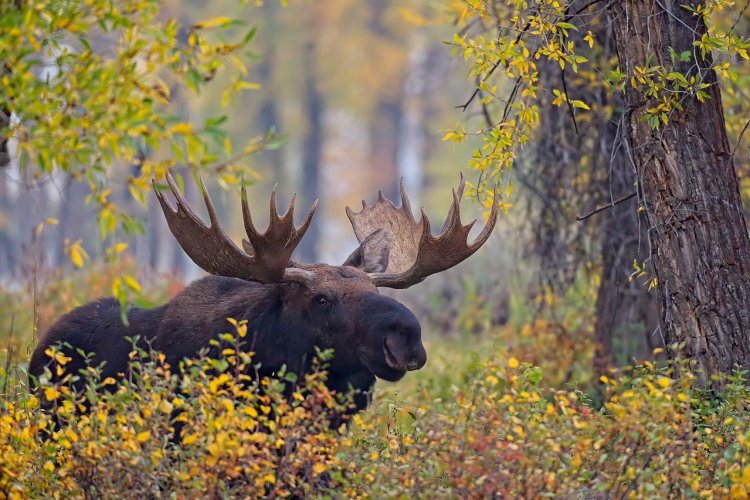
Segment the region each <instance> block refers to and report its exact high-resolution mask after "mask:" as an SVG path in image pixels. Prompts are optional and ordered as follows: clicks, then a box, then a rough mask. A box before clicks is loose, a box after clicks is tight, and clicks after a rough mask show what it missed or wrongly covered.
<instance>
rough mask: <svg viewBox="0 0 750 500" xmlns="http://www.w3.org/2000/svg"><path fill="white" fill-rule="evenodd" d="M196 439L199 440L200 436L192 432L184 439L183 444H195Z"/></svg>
mask: <svg viewBox="0 0 750 500" xmlns="http://www.w3.org/2000/svg"><path fill="white" fill-rule="evenodd" d="M196 441H198V436H197V435H196V434H190V435H189V436H185V437H184V438H183V439H182V444H193V443H195V442H196Z"/></svg>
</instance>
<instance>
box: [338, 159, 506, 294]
mask: <svg viewBox="0 0 750 500" xmlns="http://www.w3.org/2000/svg"><path fill="white" fill-rule="evenodd" d="M463 192H464V176H463V174H461V182H460V183H459V185H458V190H456V189H454V190H453V203H452V204H451V207H450V209H449V210H448V217H447V219H446V220H445V224H443V229H442V231H441V232H440V235H438V236H433V235H432V232H431V229H430V221H429V220H428V219H427V216H426V215H425V213H424V209H421V218H420V220H419V221H417V220H415V219H414V216H413V215H412V212H411V204H410V203H409V197H408V196H407V195H406V191H405V189H404V181H403V179H402V180H401V206H400V207H396V205H394V204H393V202H392V201H390V200H388V199H387V198H385V197H384V196H383V193H382V192H378V201H377V202H375V205H373V206H372V207H368V206H367V204H366V203H365V202H364V201H362V211H361V212H358V213H355V212H354V211H352V210H351V209H350V208H349V207H346V215H347V216H348V217H349V220H350V221H351V223H352V228H353V229H354V234H355V235H356V236H357V240H359V242H360V243H362V241H364V239H365V238H366V237H367V236H368V235H370V234H372V233H373V232H374V231H377V230H379V229H382V230H384V231H386V233H387V238H388V240H389V250H390V253H389V257H388V268H387V269H386V270H385V272H383V273H371V274H369V276H370V279H371V280H372V282H373V283H374V284H375V285H376V286H381V287H388V288H408V287H410V286H412V285H414V284H416V283H419V282H421V281H422V280H424V279H425V278H426V277H427V276H429V275H431V274H435V273H439V272H441V271H445V270H446V269H449V268H451V267H453V266H455V265H456V264H458V263H460V262H462V261H463V260H465V259H467V258H468V257H469V256H471V255H472V254H473V253H474V252H476V251H477V250H479V248H480V247H481V246H482V245H484V243H485V242H486V241H487V239H488V238H489V237H490V234H491V233H492V230H493V229H494V227H495V222H497V206H498V203H497V202H498V199H497V192H498V189H497V186H495V194H494V198H493V201H492V210H491V211H490V217H489V220H488V221H487V224H486V225H485V226H484V228H483V229H482V232H481V233H480V234H479V236H478V237H477V239H476V240H474V242H473V243H471V244H468V243H467V238H468V236H469V231H471V228H472V226H474V223H475V222H476V219H475V220H473V221H472V222H471V223H469V224H467V225H463V224H462V223H461V213H460V208H459V203H460V202H461V197H462V196H463Z"/></svg>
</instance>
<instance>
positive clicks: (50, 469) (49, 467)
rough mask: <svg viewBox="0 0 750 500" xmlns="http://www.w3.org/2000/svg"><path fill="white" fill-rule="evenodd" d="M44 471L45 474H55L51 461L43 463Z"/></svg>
mask: <svg viewBox="0 0 750 500" xmlns="http://www.w3.org/2000/svg"><path fill="white" fill-rule="evenodd" d="M44 470H46V471H47V472H55V464H53V463H52V460H47V461H46V462H45V463H44Z"/></svg>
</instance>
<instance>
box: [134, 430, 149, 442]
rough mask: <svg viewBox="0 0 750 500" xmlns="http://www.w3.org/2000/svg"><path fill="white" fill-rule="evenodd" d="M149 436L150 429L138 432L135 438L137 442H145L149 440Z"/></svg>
mask: <svg viewBox="0 0 750 500" xmlns="http://www.w3.org/2000/svg"><path fill="white" fill-rule="evenodd" d="M150 437H151V432H150V431H143V432H139V433H138V436H136V439H138V442H139V443H145V442H146V441H148V440H149V438H150Z"/></svg>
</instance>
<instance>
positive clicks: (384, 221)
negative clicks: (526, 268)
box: [29, 175, 497, 411]
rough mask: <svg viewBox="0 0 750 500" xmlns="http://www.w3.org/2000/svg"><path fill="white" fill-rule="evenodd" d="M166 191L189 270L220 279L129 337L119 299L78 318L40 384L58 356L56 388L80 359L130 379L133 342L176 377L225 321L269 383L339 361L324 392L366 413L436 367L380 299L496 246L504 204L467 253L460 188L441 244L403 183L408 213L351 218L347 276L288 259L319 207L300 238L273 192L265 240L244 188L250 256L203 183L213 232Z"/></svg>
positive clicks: (84, 310)
mask: <svg viewBox="0 0 750 500" xmlns="http://www.w3.org/2000/svg"><path fill="white" fill-rule="evenodd" d="M167 182H168V185H169V188H170V190H171V192H172V194H173V195H174V197H175V200H176V203H177V208H176V209H174V208H172V206H171V204H170V203H169V202H168V201H167V200H166V198H165V196H164V193H162V192H161V191H160V190H158V189H157V190H156V195H157V198H158V200H159V203H160V204H161V207H162V210H163V211H164V215H165V217H166V220H167V223H168V224H169V228H170V230H171V231H172V233H173V234H174V236H175V238H177V241H178V242H179V243H180V245H181V246H182V248H183V249H184V250H185V252H186V253H187V254H188V255H189V256H190V258H191V259H192V260H193V261H194V262H195V263H196V264H197V265H198V266H200V267H201V268H202V269H204V270H205V271H207V272H208V273H210V274H211V275H212V276H209V277H206V278H203V279H200V280H198V281H196V282H194V283H192V284H191V285H189V286H188V287H186V288H185V289H184V290H183V291H182V292H181V293H180V294H178V295H177V296H176V297H175V298H174V299H172V300H171V301H170V302H168V303H167V304H165V305H163V306H161V307H157V308H154V309H140V308H137V307H132V308H130V309H129V311H128V325H127V326H126V325H124V324H123V323H122V320H121V315H120V312H121V311H120V304H119V303H118V301H117V300H115V299H114V298H104V299H99V300H97V301H94V302H91V303H89V304H87V305H85V306H82V307H79V308H78V309H75V310H74V311H72V312H69V313H68V314H66V315H64V316H63V317H62V318H60V320H58V322H57V323H56V324H55V325H54V326H52V328H50V329H49V331H47V332H46V334H45V335H44V336H43V337H42V338H41V339H40V341H39V344H38V345H37V348H36V350H35V351H34V353H33V355H32V358H31V361H30V363H29V373H30V374H31V375H33V376H35V377H39V376H40V375H42V374H43V373H44V370H45V367H46V366H47V365H48V364H49V363H50V361H51V360H50V359H49V358H48V357H47V356H46V355H45V353H44V352H45V350H46V349H47V348H48V347H50V346H52V345H56V344H59V345H60V346H61V347H60V349H61V350H62V351H63V353H64V354H65V355H67V356H69V357H70V358H72V361H70V362H69V363H68V364H66V365H65V372H64V373H62V374H60V373H58V372H57V371H53V373H52V376H53V378H54V379H55V380H60V379H61V378H62V377H64V376H65V375H66V374H68V373H78V371H79V370H80V369H81V368H83V367H85V364H86V360H85V359H84V358H83V357H82V356H81V355H80V354H79V351H83V352H86V353H90V356H91V359H90V360H89V363H90V364H91V365H93V366H97V365H99V364H101V363H102V362H104V366H103V373H102V376H103V377H115V378H117V377H118V376H120V377H121V376H122V374H124V373H126V372H127V369H128V362H129V358H128V353H129V352H130V350H131V347H132V346H131V343H130V341H129V340H128V339H129V338H131V337H136V336H137V337H138V338H139V339H140V342H142V343H143V346H150V347H151V348H153V349H156V350H158V351H160V352H162V353H163V354H164V355H165V357H166V360H167V361H168V362H169V363H170V364H171V365H172V366H173V367H177V366H178V365H179V362H180V361H181V360H182V359H183V358H186V357H194V356H196V355H197V354H198V353H199V351H201V350H203V349H210V348H211V345H212V344H211V340H212V339H214V338H216V337H217V336H218V335H220V334H221V333H222V332H226V331H228V328H229V324H228V322H227V318H234V319H235V320H238V321H240V320H247V322H248V323H247V324H248V332H249V333H248V336H247V341H246V343H245V345H244V348H245V349H247V350H248V351H253V352H254V353H255V355H254V360H255V362H256V363H260V370H259V373H258V375H260V376H261V377H263V376H266V375H269V376H271V375H273V374H274V373H276V372H277V371H278V370H279V369H280V368H281V367H282V366H284V365H285V366H286V368H287V371H289V372H294V373H304V372H307V371H308V370H310V369H311V367H312V364H313V357H314V355H315V352H316V349H333V352H334V354H333V358H332V359H331V360H330V362H329V368H328V372H329V376H328V380H327V385H328V387H329V388H330V389H331V390H334V391H346V390H347V389H348V388H349V387H350V386H351V387H353V388H354V389H356V390H358V394H357V395H356V396H355V400H354V403H355V406H356V410H355V411H358V410H361V409H363V408H364V407H366V406H367V404H368V402H369V393H370V390H371V389H372V386H373V384H374V383H375V379H376V377H378V378H381V379H384V380H388V381H397V380H399V379H401V378H402V377H403V376H404V374H405V373H406V372H407V371H410V370H418V369H419V368H421V367H422V366H424V364H425V362H426V360H427V354H426V352H425V349H424V346H423V345H422V340H421V327H420V325H419V321H418V320H417V318H416V317H415V316H414V314H413V313H412V312H411V311H410V310H409V309H408V308H406V307H405V306H404V305H403V304H401V303H399V302H398V301H396V300H394V299H392V298H389V297H385V296H383V295H380V294H379V293H378V287H389V288H407V287H410V286H412V285H414V284H416V283H419V282H421V281H422V280H424V279H425V278H426V277H427V276H429V275H431V274H435V273H439V272H441V271H444V270H446V269H448V268H450V267H453V266H455V265H456V264H458V263H459V262H461V261H463V260H464V259H466V258H468V257H469V256H470V255H472V254H473V253H474V252H476V251H477V250H478V249H479V248H480V247H481V246H482V245H483V244H484V243H485V242H486V241H487V239H488V238H489V236H490V234H491V232H492V229H493V228H494V226H495V222H496V221H497V199H495V200H494V203H493V208H492V211H491V213H490V217H489V220H488V222H487V224H486V225H485V227H484V228H483V229H482V231H481V233H480V234H479V236H478V237H477V238H476V240H475V241H474V242H473V243H468V242H467V238H468V236H469V231H470V230H471V227H472V225H473V224H474V222H472V223H470V224H468V225H463V224H462V223H461V218H460V213H459V202H460V200H461V197H462V195H463V189H464V178H463V176H461V181H460V184H459V187H458V189H457V190H454V191H453V201H452V204H451V206H450V209H449V211H448V217H447V220H446V221H445V224H444V226H443V229H442V231H441V233H440V234H439V235H438V236H433V235H432V232H431V230H430V223H429V221H428V220H427V217H426V216H425V214H424V211H422V212H421V217H420V220H419V221H417V220H416V219H415V218H414V216H413V214H412V211H411V206H410V204H409V198H408V197H407V196H406V193H405V192H404V187H403V183H402V185H401V206H400V207H396V206H395V205H394V204H393V203H392V202H391V201H390V200H388V199H386V198H385V197H384V196H383V195H382V193H379V195H378V200H377V201H376V202H375V204H374V205H373V206H371V207H368V206H367V204H366V203H365V202H362V210H361V211H360V212H358V213H355V212H353V211H352V210H351V209H349V208H347V215H348V217H349V219H350V221H351V223H352V227H353V229H354V233H355V235H356V237H357V240H358V241H359V246H358V247H357V249H356V250H354V252H352V254H351V255H350V256H349V257H348V258H347V259H346V261H345V262H344V263H343V264H342V265H340V266H332V265H328V264H300V263H296V262H292V261H291V260H290V258H291V255H292V252H293V251H294V249H295V248H296V247H297V245H298V244H299V242H300V241H301V239H302V238H303V237H304V235H305V231H306V230H307V228H308V226H309V225H310V222H311V221H312V218H313V215H314V213H315V208H316V206H317V200H316V202H315V203H314V204H313V206H312V207H311V208H310V211H309V212H308V213H307V215H306V217H305V218H304V220H303V222H302V224H301V225H299V226H295V224H294V220H293V219H294V198H292V201H291V203H290V204H289V208H288V210H287V212H286V213H285V214H283V215H279V214H278V212H277V209H276V192H275V190H274V191H273V192H272V193H271V203H270V205H271V218H270V223H269V227H268V229H267V230H266V231H265V232H264V233H260V232H258V231H257V229H256V228H255V225H254V224H253V221H252V218H251V214H250V210H249V209H248V203H247V193H246V191H245V188H244V187H243V189H242V212H243V220H244V225H245V230H246V232H247V241H243V247H244V250H241V249H240V248H238V247H237V246H236V245H235V244H234V243H233V242H232V241H231V240H230V239H229V238H228V237H227V235H226V233H225V232H224V230H223V229H222V227H221V225H220V224H219V221H218V219H217V215H216V211H215V210H214V207H213V204H212V202H211V200H210V198H209V196H208V194H207V191H206V188H205V186H204V185H203V183H202V181H201V189H202V192H203V197H204V200H205V202H206V206H207V208H208V214H209V218H210V225H209V226H206V225H205V224H204V223H203V222H201V220H200V218H199V217H197V216H196V215H195V213H194V212H193V211H192V210H191V209H190V207H189V206H188V204H187V202H186V201H185V198H184V197H183V196H182V195H181V194H180V192H179V190H178V189H177V187H176V185H175V182H174V179H173V178H172V176H171V175H168V176H167ZM495 197H497V189H496V192H495ZM250 375H253V376H254V375H255V373H253V374H250ZM55 380H53V381H55ZM79 383H85V381H81V382H79Z"/></svg>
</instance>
